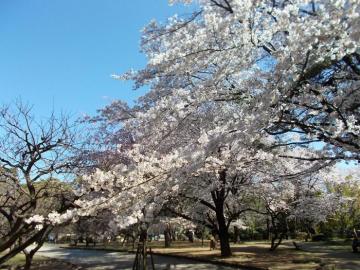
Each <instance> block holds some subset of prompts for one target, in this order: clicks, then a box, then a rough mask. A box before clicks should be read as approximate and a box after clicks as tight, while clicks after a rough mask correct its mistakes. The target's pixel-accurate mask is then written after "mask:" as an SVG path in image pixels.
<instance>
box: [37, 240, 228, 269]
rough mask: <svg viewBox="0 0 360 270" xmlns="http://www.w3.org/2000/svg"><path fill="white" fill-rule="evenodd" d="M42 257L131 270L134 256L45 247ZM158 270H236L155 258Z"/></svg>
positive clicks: (102, 267)
mask: <svg viewBox="0 0 360 270" xmlns="http://www.w3.org/2000/svg"><path fill="white" fill-rule="evenodd" d="M37 254H39V255H42V256H46V257H50V258H55V259H60V260H64V261H68V262H70V263H73V264H76V265H79V266H81V267H82V268H83V269H91V270H100V269H101V270H102V269H106V270H107V269H121V270H131V269H132V264H133V261H134V257H135V255H134V254H129V253H124V252H107V251H99V250H84V249H64V248H60V247H59V246H57V245H51V244H48V245H45V246H44V247H42V248H41V250H40V251H39V252H38V253H37ZM154 261H155V268H156V270H185V269H186V270H195V269H196V270H233V269H235V268H232V267H225V266H219V265H214V264H208V263H201V262H197V261H193V260H188V259H180V258H175V257H166V256H154Z"/></svg>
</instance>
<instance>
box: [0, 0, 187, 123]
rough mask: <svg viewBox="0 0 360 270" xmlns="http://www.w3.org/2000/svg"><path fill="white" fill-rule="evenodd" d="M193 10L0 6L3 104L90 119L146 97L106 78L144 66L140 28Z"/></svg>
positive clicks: (5, 1)
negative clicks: (112, 105) (18, 102)
mask: <svg viewBox="0 0 360 270" xmlns="http://www.w3.org/2000/svg"><path fill="white" fill-rule="evenodd" d="M190 11H191V7H187V8H184V7H183V6H179V5H177V6H172V7H170V6H168V3H167V1H166V0H131V1H126V0H51V1H49V0H31V1H29V0H2V1H0V35H1V39H0V40H1V42H0V93H1V102H0V103H10V102H12V101H14V100H15V99H18V98H21V99H22V100H23V101H26V102H29V103H30V104H32V105H34V110H35V112H36V114H37V115H38V116H46V115H47V114H48V113H49V112H50V111H51V110H52V109H53V108H54V110H55V112H59V111H64V112H67V113H70V114H72V115H74V116H79V115H81V114H83V113H86V114H94V113H95V111H96V109H98V108H101V107H103V106H104V105H106V104H107V103H109V102H110V101H111V100H113V99H118V98H120V99H124V100H127V101H129V102H131V101H133V100H134V99H135V98H136V97H137V96H139V95H141V94H143V93H144V91H146V90H145V89H143V90H142V91H138V92H137V91H133V90H132V83H131V82H120V81H117V80H114V79H112V78H111V77H110V75H111V74H113V73H118V74H119V73H123V72H125V71H127V70H128V69H130V68H135V69H139V68H141V67H143V66H144V65H145V64H146V59H145V56H144V55H142V54H141V53H140V52H139V43H140V30H141V29H142V28H143V27H144V26H145V25H146V24H147V23H148V22H149V21H150V20H151V19H157V20H159V21H165V20H166V18H168V17H169V16H172V15H173V14H175V13H178V14H183V13H188V12H190Z"/></svg>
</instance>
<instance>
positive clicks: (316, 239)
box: [311, 233, 328, 242]
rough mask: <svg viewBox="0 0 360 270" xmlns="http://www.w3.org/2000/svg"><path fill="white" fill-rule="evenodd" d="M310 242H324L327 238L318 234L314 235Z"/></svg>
mask: <svg viewBox="0 0 360 270" xmlns="http://www.w3.org/2000/svg"><path fill="white" fill-rule="evenodd" d="M311 240H312V241H313V242H318V241H326V240H328V238H327V237H326V235H325V234H322V233H319V234H314V235H313V236H312V237H311Z"/></svg>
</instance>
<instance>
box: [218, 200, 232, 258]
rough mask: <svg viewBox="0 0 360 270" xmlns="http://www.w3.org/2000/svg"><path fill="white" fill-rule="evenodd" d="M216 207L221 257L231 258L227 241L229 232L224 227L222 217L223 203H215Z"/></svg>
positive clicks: (224, 222) (223, 216) (223, 218)
mask: <svg viewBox="0 0 360 270" xmlns="http://www.w3.org/2000/svg"><path fill="white" fill-rule="evenodd" d="M215 205H216V219H217V223H218V235H219V240H220V249H221V257H229V256H231V249H230V241H229V230H228V227H227V226H226V221H225V215H224V204H223V202H221V201H220V202H219V201H217V203H215Z"/></svg>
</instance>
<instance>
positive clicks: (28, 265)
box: [24, 252, 34, 270]
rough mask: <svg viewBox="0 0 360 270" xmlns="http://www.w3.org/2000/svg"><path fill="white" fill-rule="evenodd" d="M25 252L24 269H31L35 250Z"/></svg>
mask: <svg viewBox="0 0 360 270" xmlns="http://www.w3.org/2000/svg"><path fill="white" fill-rule="evenodd" d="M24 254H25V265H24V270H30V269H31V264H32V259H33V257H34V253H33V252H29V253H28V252H24Z"/></svg>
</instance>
